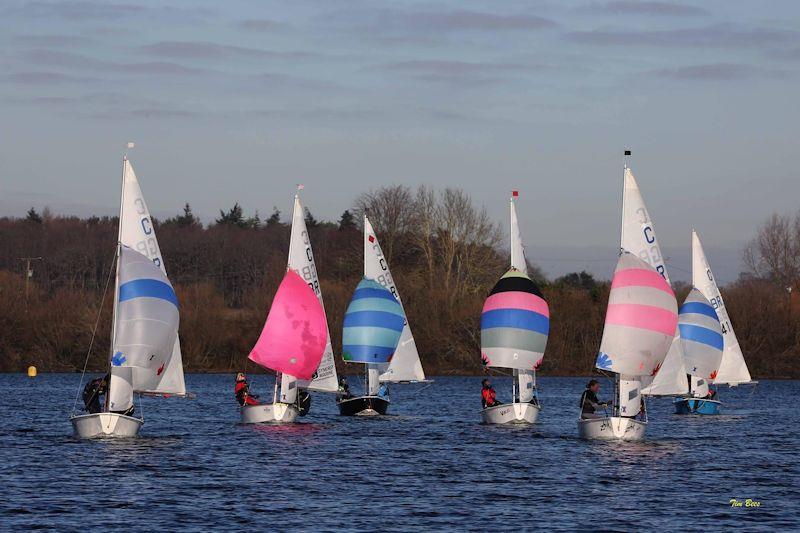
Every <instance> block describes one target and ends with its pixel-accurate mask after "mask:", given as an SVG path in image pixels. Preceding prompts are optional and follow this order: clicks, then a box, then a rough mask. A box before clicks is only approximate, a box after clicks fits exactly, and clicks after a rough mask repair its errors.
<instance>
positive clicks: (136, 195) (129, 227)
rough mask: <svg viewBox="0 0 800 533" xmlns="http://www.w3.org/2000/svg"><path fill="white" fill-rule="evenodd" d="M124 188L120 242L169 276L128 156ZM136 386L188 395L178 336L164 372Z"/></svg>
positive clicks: (138, 381)
mask: <svg viewBox="0 0 800 533" xmlns="http://www.w3.org/2000/svg"><path fill="white" fill-rule="evenodd" d="M122 187H123V190H122V205H121V207H120V217H119V239H120V244H122V246H127V247H128V248H131V249H133V250H135V251H137V252H139V253H140V254H142V255H143V256H145V257H147V258H148V259H150V260H151V261H152V262H153V264H155V265H156V266H157V267H159V268H160V269H161V272H163V273H164V275H165V276H166V274H167V270H166V267H165V265H164V259H163V258H162V256H161V249H160V248H159V246H158V239H157V238H156V232H155V229H154V228H153V219H152V218H151V216H150V211H149V210H148V209H147V204H146V203H145V201H144V196H143V195H142V189H141V188H140V187H139V181H138V180H137V179H136V174H135V173H134V171H133V166H132V165H131V163H130V161H129V160H128V158H127V157H126V158H125V159H124V160H123V180H122ZM133 386H134V390H135V391H136V392H141V393H147V394H174V395H185V394H186V383H185V381H184V378H183V359H182V357H181V344H180V340H179V339H178V337H176V338H175V342H174V346H173V349H172V356H171V357H170V358H169V359H168V360H167V362H166V366H165V368H164V370H163V371H162V372H161V374H160V375H157V376H142V377H141V378H139V377H137V376H134V383H133Z"/></svg>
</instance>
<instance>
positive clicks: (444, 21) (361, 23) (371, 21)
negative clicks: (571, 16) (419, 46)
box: [319, 9, 556, 35]
mask: <svg viewBox="0 0 800 533" xmlns="http://www.w3.org/2000/svg"><path fill="white" fill-rule="evenodd" d="M319 20H321V21H322V22H323V24H334V25H339V26H345V27H349V28H356V29H359V30H361V31H366V32H373V33H376V34H378V35H382V34H385V33H386V32H403V33H415V34H418V33H426V32H431V31H433V32H461V31H478V32H504V31H530V30H543V29H549V28H554V27H556V23H555V22H553V21H552V20H550V19H546V18H543V17H539V16H536V15H520V14H516V15H500V14H496V13H485V12H479V11H468V10H453V11H418V12H406V11H399V10H392V9H373V10H369V9H360V10H358V11H356V10H347V11H340V12H336V13H328V14H326V15H323V16H321V17H320V18H319Z"/></svg>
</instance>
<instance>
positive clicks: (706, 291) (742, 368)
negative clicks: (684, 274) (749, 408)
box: [692, 230, 752, 385]
mask: <svg viewBox="0 0 800 533" xmlns="http://www.w3.org/2000/svg"><path fill="white" fill-rule="evenodd" d="M692 284H693V285H694V286H695V288H697V289H698V290H699V291H700V292H702V293H703V296H705V297H706V298H707V299H708V301H709V302H710V303H711V305H712V307H713V308H714V310H715V311H716V313H717V317H718V318H719V322H720V326H721V328H722V340H723V350H722V361H721V362H720V366H719V371H718V372H717V375H716V377H714V378H713V383H715V384H717V385H719V384H728V385H739V384H741V383H749V382H751V381H752V378H751V377H750V371H749V370H748V369H747V363H745V360H744V354H743V353H742V349H741V347H740V346H739V341H738V339H737V338H736V333H734V331H733V325H732V324H731V320H730V317H729V316H728V311H727V309H726V308H725V302H724V301H723V300H722V295H721V294H720V292H719V287H717V282H716V280H715V279H714V274H713V273H712V272H711V266H710V265H709V264H708V259H706V254H705V252H704V251H703V245H702V244H701V243H700V237H698V235H697V232H695V231H694V230H692Z"/></svg>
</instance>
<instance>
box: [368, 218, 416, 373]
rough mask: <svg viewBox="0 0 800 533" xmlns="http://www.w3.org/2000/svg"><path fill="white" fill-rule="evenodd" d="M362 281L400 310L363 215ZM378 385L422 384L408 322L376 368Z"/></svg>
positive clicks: (386, 264)
mask: <svg viewBox="0 0 800 533" xmlns="http://www.w3.org/2000/svg"><path fill="white" fill-rule="evenodd" d="M364 277H365V278H367V279H371V280H374V281H375V282H377V283H380V284H381V285H383V286H384V287H386V289H388V290H389V292H391V293H392V295H393V296H394V297H395V299H397V302H398V303H399V304H400V306H401V307H402V306H403V301H402V299H401V298H400V292H399V291H398V290H397V286H396V285H395V283H394V278H393V277H392V273H391V271H390V270H389V262H388V261H387V260H386V256H384V255H383V250H382V249H381V245H380V243H379V242H378V236H377V235H376V234H375V229H374V228H373V227H372V223H371V222H370V221H369V218H367V216H366V215H364ZM379 371H380V376H379V381H385V382H389V383H400V382H408V381H425V371H424V370H423V369H422V362H421V361H420V358H419V352H418V351H417V345H416V343H415V342H414V334H413V333H412V332H411V326H410V325H409V323H408V318H406V320H405V324H404V325H403V331H402V333H401V334H400V341H399V342H398V343H397V348H396V350H395V352H394V355H393V356H392V360H391V361H390V362H389V364H388V365H379Z"/></svg>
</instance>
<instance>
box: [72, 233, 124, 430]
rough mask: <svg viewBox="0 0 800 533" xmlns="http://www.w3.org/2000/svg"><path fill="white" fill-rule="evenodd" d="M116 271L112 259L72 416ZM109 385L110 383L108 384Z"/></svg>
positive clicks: (73, 412) (76, 392)
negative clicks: (109, 285) (113, 274)
mask: <svg viewBox="0 0 800 533" xmlns="http://www.w3.org/2000/svg"><path fill="white" fill-rule="evenodd" d="M116 255H117V250H116V248H115V249H114V257H116ZM113 272H114V260H113V258H112V260H111V268H110V269H109V271H108V278H106V286H105V287H104V288H103V296H102V297H101V298H100V307H99V308H98V310H97V319H96V320H95V322H94V329H92V339H91V340H90V341H89V349H88V350H87V352H86V359H85V360H84V361H83V370H82V371H81V380H80V382H79V383H78V390H76V391H75V401H74V402H73V404H72V411H71V412H70V416H73V415H74V414H75V406H76V405H78V398H79V397H80V394H81V385H83V378H84V377H85V376H86V367H87V366H88V364H89V356H90V355H91V354H92V346H94V339H95V335H96V334H97V328H98V327H99V326H100V317H101V316H102V315H103V303H105V301H106V293H107V292H108V284H109V283H110V282H111V274H112V273H113ZM106 387H108V384H106Z"/></svg>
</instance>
